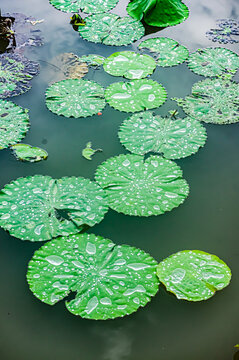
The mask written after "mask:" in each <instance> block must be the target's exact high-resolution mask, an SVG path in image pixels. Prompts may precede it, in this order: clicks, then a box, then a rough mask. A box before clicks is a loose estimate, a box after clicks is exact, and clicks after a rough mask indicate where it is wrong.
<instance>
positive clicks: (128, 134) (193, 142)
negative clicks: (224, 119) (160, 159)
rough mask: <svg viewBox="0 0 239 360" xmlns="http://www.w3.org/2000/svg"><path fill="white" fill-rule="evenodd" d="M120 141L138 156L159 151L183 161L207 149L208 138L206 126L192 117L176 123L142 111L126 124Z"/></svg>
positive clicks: (121, 131)
mask: <svg viewBox="0 0 239 360" xmlns="http://www.w3.org/2000/svg"><path fill="white" fill-rule="evenodd" d="M119 138H120V141H121V143H122V144H123V145H124V146H125V147H126V149H127V150H129V151H130V152H132V153H134V154H138V155H144V154H147V153H148V152H155V153H159V154H162V155H163V156H164V157H165V158H167V159H180V158H184V157H186V156H190V155H192V154H194V153H195V152H197V151H198V150H199V148H200V146H204V144H205V142H206V138H207V135H206V129H205V128H204V126H202V125H201V124H200V122H198V121H197V120H194V119H191V118H189V117H187V118H184V119H176V120H174V119H172V118H163V117H161V116H159V115H157V116H154V115H153V113H152V112H142V113H139V114H134V115H132V116H131V117H130V118H128V119H126V120H125V121H124V122H123V124H122V125H121V127H120V131H119Z"/></svg>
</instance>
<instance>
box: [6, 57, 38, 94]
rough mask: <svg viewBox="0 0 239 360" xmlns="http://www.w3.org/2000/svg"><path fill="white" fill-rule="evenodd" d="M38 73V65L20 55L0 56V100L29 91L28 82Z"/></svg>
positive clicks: (29, 85)
mask: <svg viewBox="0 0 239 360" xmlns="http://www.w3.org/2000/svg"><path fill="white" fill-rule="evenodd" d="M38 73H39V64H38V63H36V62H34V61H30V60H28V59H27V58H25V57H24V56H22V55H18V54H15V53H14V54H3V55H0V98H2V99H5V98H7V97H10V96H17V95H21V94H23V93H25V92H26V91H28V90H30V89H31V84H30V82H29V81H30V80H31V79H32V78H33V75H36V74H38Z"/></svg>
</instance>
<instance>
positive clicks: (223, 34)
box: [206, 19, 239, 44]
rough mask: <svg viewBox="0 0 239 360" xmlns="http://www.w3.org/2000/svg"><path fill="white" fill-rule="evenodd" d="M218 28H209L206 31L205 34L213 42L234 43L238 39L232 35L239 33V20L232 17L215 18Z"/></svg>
mask: <svg viewBox="0 0 239 360" xmlns="http://www.w3.org/2000/svg"><path fill="white" fill-rule="evenodd" d="M217 26H218V27H219V29H210V30H209V31H207V32H206V36H207V37H208V38H209V39H210V40H212V41H213V42H219V43H220V44H221V43H223V44H228V43H229V44H234V43H238V40H237V39H235V38H234V36H238V35H239V21H238V20H234V19H220V20H217Z"/></svg>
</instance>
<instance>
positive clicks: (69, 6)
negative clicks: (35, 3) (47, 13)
mask: <svg viewBox="0 0 239 360" xmlns="http://www.w3.org/2000/svg"><path fill="white" fill-rule="evenodd" d="M49 2H50V4H51V5H53V6H54V7H55V8H56V9H57V10H60V11H64V12H76V13H78V12H79V10H81V11H83V12H84V13H87V14H94V13H102V12H105V11H109V10H111V9H113V8H114V7H115V6H116V5H117V3H118V2H119V0H104V1H102V0H49Z"/></svg>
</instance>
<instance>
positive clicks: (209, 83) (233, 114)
mask: <svg viewBox="0 0 239 360" xmlns="http://www.w3.org/2000/svg"><path fill="white" fill-rule="evenodd" d="M173 100H176V101H177V103H178V105H179V106H181V107H182V108H183V111H184V112H185V113H186V114H188V115H189V116H190V117H192V118H194V119H196V120H199V121H204V122H206V123H213V124H233V123H236V122H238V121H239V108H238V106H239V84H238V83H235V82H233V81H230V80H223V79H219V78H218V79H206V80H203V81H199V82H198V83H196V84H194V86H193V88H192V94H191V95H190V96H186V98H185V99H181V98H174V99H173Z"/></svg>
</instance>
